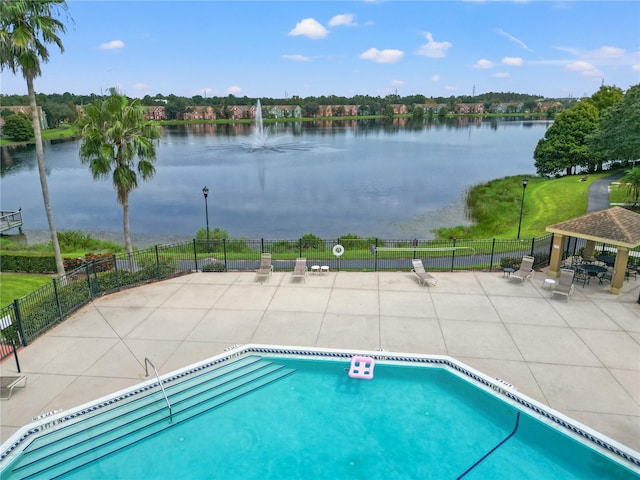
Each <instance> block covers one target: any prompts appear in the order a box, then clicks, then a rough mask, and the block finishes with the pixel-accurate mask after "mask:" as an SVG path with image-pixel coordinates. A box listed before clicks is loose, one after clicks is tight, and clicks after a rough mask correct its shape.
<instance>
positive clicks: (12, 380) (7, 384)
mask: <svg viewBox="0 0 640 480" xmlns="http://www.w3.org/2000/svg"><path fill="white" fill-rule="evenodd" d="M20 384H22V385H20ZM26 385H27V377H25V376H24V375H20V376H14V377H0V400H9V399H10V398H11V394H12V393H13V389H14V388H24V387H25V386H26Z"/></svg>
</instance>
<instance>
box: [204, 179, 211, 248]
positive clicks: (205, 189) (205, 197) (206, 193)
mask: <svg viewBox="0 0 640 480" xmlns="http://www.w3.org/2000/svg"><path fill="white" fill-rule="evenodd" d="M202 194H203V195H204V211H205V215H206V216H207V253H208V252H209V251H210V249H209V205H208V203H207V197H208V196H209V189H208V188H207V187H204V188H203V189H202Z"/></svg>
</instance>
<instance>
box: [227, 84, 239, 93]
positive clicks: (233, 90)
mask: <svg viewBox="0 0 640 480" xmlns="http://www.w3.org/2000/svg"><path fill="white" fill-rule="evenodd" d="M241 91H242V89H241V88H240V87H239V86H237V85H232V86H231V87H229V88H227V94H231V95H236V94H238V93H240V92H241Z"/></svg>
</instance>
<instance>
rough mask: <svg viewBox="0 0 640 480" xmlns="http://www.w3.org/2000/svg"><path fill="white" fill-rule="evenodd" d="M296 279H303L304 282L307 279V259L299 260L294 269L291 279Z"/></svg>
mask: <svg viewBox="0 0 640 480" xmlns="http://www.w3.org/2000/svg"><path fill="white" fill-rule="evenodd" d="M294 278H302V280H303V281H304V280H306V279H307V259H306V258H297V259H296V265H295V267H294V268H293V273H292V274H291V279H294Z"/></svg>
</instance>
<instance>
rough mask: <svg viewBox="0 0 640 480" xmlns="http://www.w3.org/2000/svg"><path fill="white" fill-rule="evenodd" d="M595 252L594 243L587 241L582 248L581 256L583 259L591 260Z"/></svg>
mask: <svg viewBox="0 0 640 480" xmlns="http://www.w3.org/2000/svg"><path fill="white" fill-rule="evenodd" d="M595 250H596V242H594V241H593V240H587V244H586V245H585V246H584V250H583V251H582V252H583V253H582V256H583V257H584V258H593V257H594V256H595V255H594V254H593V252H594V251H595Z"/></svg>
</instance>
